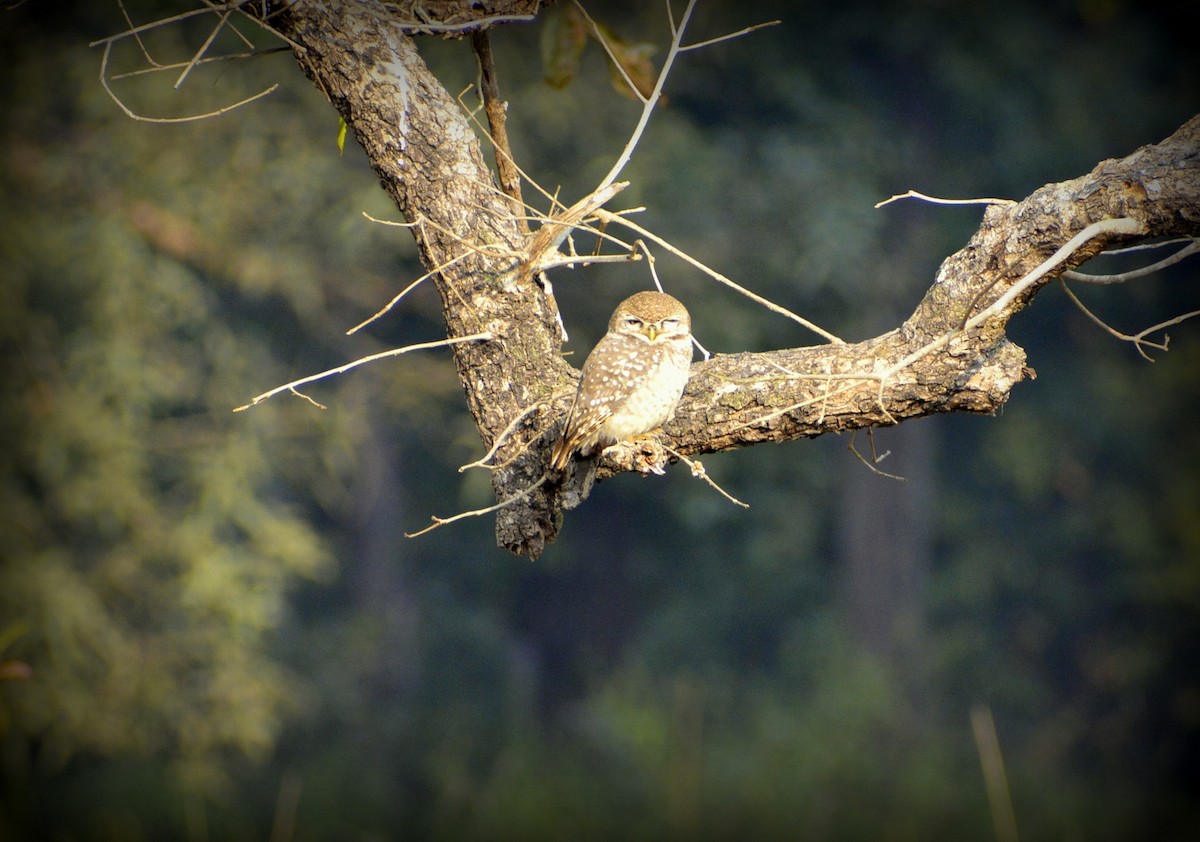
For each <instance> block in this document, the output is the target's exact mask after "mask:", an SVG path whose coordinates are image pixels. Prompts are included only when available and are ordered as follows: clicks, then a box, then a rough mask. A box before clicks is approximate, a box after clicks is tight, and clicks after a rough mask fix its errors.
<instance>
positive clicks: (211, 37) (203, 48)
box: [175, 11, 232, 90]
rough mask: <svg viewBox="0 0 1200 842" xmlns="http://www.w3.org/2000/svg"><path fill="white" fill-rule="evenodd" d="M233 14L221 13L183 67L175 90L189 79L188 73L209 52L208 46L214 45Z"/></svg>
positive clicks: (228, 12)
mask: <svg viewBox="0 0 1200 842" xmlns="http://www.w3.org/2000/svg"><path fill="white" fill-rule="evenodd" d="M231 14H232V12H230V11H225V12H222V13H221V14H220V16H219V20H218V21H217V25H216V26H214V27H213V28H212V32H210V33H208V37H207V38H205V39H204V43H203V44H201V45H200V49H198V50H196V53H195V55H193V56H192V60H191V61H189V62H188V63H187V66H186V67H184V68H183V72H182V73H180V74H179V78H178V79H176V80H175V90H179V86H180V85H182V84H183V82H184V80H185V79H187V77H188V74H189V73H191V72H192V68H193V67H195V66H196V65H197V64H198V63H199V62H200V59H202V58H204V54H205V53H206V52H208V48H209V47H210V46H212V42H213V41H215V40H216V39H217V35H219V34H220V32H221V30H222V29H224V28H225V24H226V23H227V22H228V21H229V16H230V15H231Z"/></svg>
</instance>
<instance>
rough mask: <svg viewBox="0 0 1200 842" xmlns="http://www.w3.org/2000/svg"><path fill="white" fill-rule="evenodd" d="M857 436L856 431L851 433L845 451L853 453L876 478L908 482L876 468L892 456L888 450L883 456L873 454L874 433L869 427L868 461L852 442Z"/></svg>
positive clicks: (904, 478)
mask: <svg viewBox="0 0 1200 842" xmlns="http://www.w3.org/2000/svg"><path fill="white" fill-rule="evenodd" d="M857 435H858V430H853V431H851V433H850V442H849V443H848V444H847V445H846V449H847V450H849V451H850V452H851V453H853V454H854V456H855V457H856V458H857V459H858V461H859V462H862V463H863V464H864V465H866V466H867V469H868V470H870V471H871V473H873V474H877V475H878V476H881V477H886V478H887V479H894V480H896V481H898V482H908V479H907V477H902V476H900V475H899V474H889V473H888V472H887V471H884V470H881V469H880V468H879V467H878V465H879V463H880V462H882V461H883V460H884V459H886V458H888V457H889V456H891V455H892V451H890V450H888V451H885V452H884V453H883V454H878V453H876V452H875V431H874V430H873V429H872V428H870V427H868V428H867V441H868V442H870V445H871V458H870V459H867V457H866V456H863V455H862V453H861V452H860V451H859V449H858V445H857V444H856V443H855V441H854V439H855V438H856V437H857Z"/></svg>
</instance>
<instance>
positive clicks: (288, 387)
mask: <svg viewBox="0 0 1200 842" xmlns="http://www.w3.org/2000/svg"><path fill="white" fill-rule="evenodd" d="M492 338H493V337H492V334H490V333H473V334H471V335H470V336H455V337H452V338H450V339H442V340H440V341H437V342H422V343H420V344H418V345H406V346H404V347H403V348H392V349H391V350H390V351H381V352H379V353H378V354H371V355H370V356H367V357H362V358H361V359H357V360H355V361H354V362H350V363H346V364H345V365H340V366H338V367H337V368H331V369H329V370H328V371H322V372H321V373H320V374H310V375H309V376H308V377H301V378H300V379H299V380H293V381H292V382H291V383H284V384H283V385H282V386H276V387H275V388H274V389H271V390H270V391H269V392H263V393H262V394H261V395H259V396H258V397H256V398H254V399H253V400H252V401H250V403H248V404H244V405H242V406H239V407H237V408H235V409H234V410H233V411H234V412H241V411H242V410H246V409H250V407H252V406H258V405H259V404H260V403H262V402H263V401H265V400H267V399H268V398H272V397H274V396H275V395H278V394H279V393H280V392H295V391H296V387H297V386H303V385H304V384H305V383H312V382H315V381H317V380H322V379H324V378H326V377H332V376H333V375H335V374H342V373H344V372H347V371H349V370H350V369H352V368H358V367H359V366H360V365H365V364H366V363H370V362H375V361H376V360H382V359H384V358H386V357H398V356H400V355H401V354H407V353H408V352H409V351H424V350H427V349H429V348H443V347H445V346H447V345H458V344H459V343H462V342H481V341H485V340H489V339H492ZM310 400H311V399H310Z"/></svg>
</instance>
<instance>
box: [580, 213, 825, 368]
mask: <svg viewBox="0 0 1200 842" xmlns="http://www.w3.org/2000/svg"><path fill="white" fill-rule="evenodd" d="M596 216H598V217H599V218H600V219H601V220H603V221H607V222H612V223H617V224H619V225H624V226H625V227H626V228H628V229H630V230H631V231H635V232H637V233H638V234H640V235H641V236H643V237H645V238H646V239H648V240H652V241H653V242H655V243H657V244H658V245H660V246H662V247H663V248H665V249H666V250H667V251H669V252H671V254H673V255H675V256H676V257H678V258H679V259H680V260H683V261H686V262H687V263H690V264H691V265H692V266H695V267H696V268H697V269H699V270H700V271H701V272H703V273H704V274H706V275H708V276H709V277H710V278H712V279H713V280H715V281H718V282H720V283H722V284H724V285H725V286H727V287H729V288H730V289H732V290H735V291H737V292H739V293H741V294H742V295H744V296H746V297H747V298H749V299H750V300H751V301H754V302H755V303H757V304H761V305H762V306H763V307H766V308H767V309H768V310H770V311H772V312H774V313H778V314H779V315H781V316H786V317H787V318H789V319H791V320H792V321H795V322H797V323H799V324H801V325H803V326H804V327H806V328H808V329H809V330H811V331H812V332H813V333H815V334H817V335H818V336H821V337H824V338H825V339H828V340H829V341H830V342H833V343H834V344H837V345H841V344H844V340H842V339H839V338H838V337H837V336H834V335H833V334H832V333H830V332H829V331H827V330H825V329H824V328H821V327H818V326H817V325H815V324H813V323H812V322H810V321H809V320H808V319H806V318H804V317H803V316H798V315H796V314H795V313H793V312H792V311H791V310H788V309H787V308H786V307H781V306H780V305H778V304H776V303H775V302H773V301H769V300H768V299H766V298H763V297H762V296H761V295H759V294H758V293H756V292H751V291H750V290H748V289H746V288H745V287H744V286H742V285H741V284H739V283H737V282H736V281H733V280H731V279H730V278H727V277H725V276H724V275H722V274H721V273H720V272H718V271H717V270H715V269H711V268H709V267H708V266H706V265H705V264H703V263H701V262H700V261H699V260H697V259H696V258H694V257H692V256H691V255H690V254H688V253H687V252H685V251H682V250H680V249H678V248H676V247H675V246H673V245H671V244H670V243H669V242H667V241H666V240H664V239H663V238H662V237H659V236H658V235H657V234H654V233H653V232H651V231H649V230H647V229H646V228H643V227H642V226H640V225H638V224H637V223H636V222H631V221H630V220H628V219H626V218H625V217H623V216H620V215H619V214H615V213H612V212H611V211H606V210H604V209H600V210H598V211H596Z"/></svg>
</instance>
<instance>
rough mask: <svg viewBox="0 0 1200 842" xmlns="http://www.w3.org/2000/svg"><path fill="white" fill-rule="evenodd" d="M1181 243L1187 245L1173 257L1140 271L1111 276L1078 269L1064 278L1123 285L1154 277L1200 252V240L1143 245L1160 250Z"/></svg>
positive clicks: (1083, 282)
mask: <svg viewBox="0 0 1200 842" xmlns="http://www.w3.org/2000/svg"><path fill="white" fill-rule="evenodd" d="M1179 242H1186V243H1187V245H1186V246H1184V247H1183V248H1181V249H1180V250H1179V251H1177V252H1175V253H1174V254H1172V255H1171V256H1169V257H1164V258H1163V259H1162V260H1160V261H1158V262H1157V263H1151V264H1150V265H1149V266H1142V267H1140V268H1138V269H1131V270H1129V271H1128V272H1117V273H1114V274H1109V275H1091V274H1088V273H1087V272H1080V271H1079V270H1077V269H1073V270H1069V271H1066V272H1063V277H1064V278H1068V279H1070V280H1072V281H1078V282H1079V283H1081V284H1123V283H1125V282H1126V281H1132V280H1135V279H1137V278H1142V277H1145V276H1146V275H1153V274H1154V273H1155V272H1158V271H1161V270H1163V269H1166V268H1167V267H1168V266H1174V265H1175V264H1176V263H1179V262H1180V261H1182V260H1185V259H1186V258H1188V257H1191V256H1192V255H1193V254H1195V253H1196V252H1198V251H1200V240H1190V239H1189V240H1172V241H1171V242H1170V243H1149V244H1143V245H1142V247H1143V248H1144V247H1149V248H1158V247H1161V246H1165V245H1172V244H1175V243H1179ZM1135 248H1137V247H1135ZM1133 250H1134V249H1132V248H1130V249H1114V250H1113V251H1106V252H1104V254H1106V255H1111V254H1122V253H1125V252H1128V251H1133ZM1138 250H1139V251H1140V250H1141V249H1140V248H1138Z"/></svg>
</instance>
